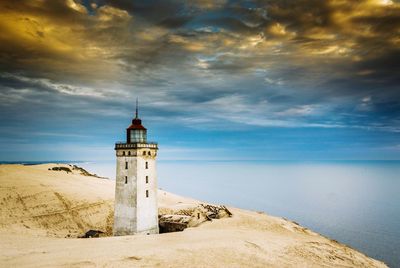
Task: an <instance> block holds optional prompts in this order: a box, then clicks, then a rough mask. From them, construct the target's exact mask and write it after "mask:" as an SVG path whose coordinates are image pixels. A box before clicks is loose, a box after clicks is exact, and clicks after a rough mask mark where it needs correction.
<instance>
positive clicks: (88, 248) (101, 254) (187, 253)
mask: <svg viewBox="0 0 400 268" xmlns="http://www.w3.org/2000/svg"><path fill="white" fill-rule="evenodd" d="M54 166H55V165H54V164H46V165H35V166H22V165H0V241H1V243H0V252H1V253H0V267H386V266H385V265H384V264H383V263H382V262H380V261H376V260H373V259H371V258H369V257H367V256H365V255H364V254H362V253H359V252H357V251H355V250H353V249H351V248H349V247H346V246H344V245H342V244H339V243H337V242H335V241H332V240H330V239H327V238H325V237H322V236H320V235H318V234H316V233H314V232H312V231H310V230H308V229H305V228H303V227H301V226H299V225H297V224H295V223H293V222H290V221H287V220H284V219H282V218H277V217H272V216H269V215H266V214H263V213H257V212H251V211H245V210H240V209H235V208H229V209H230V210H231V211H232V212H233V217H231V218H223V219H219V220H213V221H212V222H206V223H203V224H201V225H200V226H198V227H196V228H188V229H186V230H184V231H183V232H177V233H167V234H160V235H151V236H125V237H104V238H94V239H79V238H76V237H77V236H79V235H81V234H83V233H84V232H85V231H87V230H89V229H97V230H102V231H105V232H106V233H108V234H110V233H111V226H112V221H113V199H114V182H113V181H110V180H107V179H100V178H96V177H92V176H85V175H82V174H81V171H80V170H77V169H76V170H72V172H70V173H67V172H65V171H53V170H48V169H49V168H52V167H54ZM57 166H60V165H57ZM61 166H64V167H68V168H71V169H72V167H70V166H68V165H61ZM198 203H199V201H196V200H193V199H189V198H183V197H180V196H177V195H174V194H171V193H168V192H165V191H161V190H160V191H159V206H160V212H161V213H163V212H165V213H170V212H171V211H177V210H180V209H183V208H187V207H193V206H196V205H197V204H198Z"/></svg>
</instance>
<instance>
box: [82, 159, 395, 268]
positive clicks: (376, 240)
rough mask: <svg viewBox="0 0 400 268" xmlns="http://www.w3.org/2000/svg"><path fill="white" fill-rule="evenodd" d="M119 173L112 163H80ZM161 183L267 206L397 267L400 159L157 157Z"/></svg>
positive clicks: (219, 199)
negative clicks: (374, 160)
mask: <svg viewBox="0 0 400 268" xmlns="http://www.w3.org/2000/svg"><path fill="white" fill-rule="evenodd" d="M78 165H80V166H83V167H84V168H86V169H88V170H89V171H91V172H94V173H97V174H98V175H101V176H106V177H109V178H112V179H114V178H115V162H97V163H79V164H78ZM158 176H159V187H160V188H162V189H164V190H167V191H170V192H174V193H176V194H180V195H184V196H190V197H193V198H196V199H200V200H204V201H208V202H212V203H218V204H225V205H230V206H235V207H240V208H245V209H250V210H256V211H265V212H266V213H268V214H270V215H276V216H281V217H284V218H287V219H290V220H293V221H296V222H298V223H300V224H301V225H303V226H306V227H308V228H310V229H312V230H314V231H316V232H318V233H321V234H323V235H325V236H327V237H330V238H332V239H335V240H338V241H340V242H342V243H344V244H347V245H349V246H351V247H353V248H356V249H358V250H359V251H361V252H364V253H365V254H367V255H369V256H371V257H374V258H376V259H380V260H383V261H384V262H385V263H387V264H388V265H389V266H390V267H400V162H399V161H392V162H384V161H376V162H351V161H350V162H310V163H306V162H302V163H299V162H239V161H238V162H202V161H194V162H192V161H175V162H174V161H159V163H158Z"/></svg>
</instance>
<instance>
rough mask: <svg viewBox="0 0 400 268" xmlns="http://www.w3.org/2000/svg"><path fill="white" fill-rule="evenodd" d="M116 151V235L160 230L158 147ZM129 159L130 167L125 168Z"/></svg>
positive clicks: (148, 232)
mask: <svg viewBox="0 0 400 268" xmlns="http://www.w3.org/2000/svg"><path fill="white" fill-rule="evenodd" d="M116 152H117V176H116V184H115V211H114V228H113V233H114V235H131V234H138V233H143V234H150V233H158V204H157V169H156V156H157V155H156V154H157V149H154V148H140V149H117V150H116ZM124 152H125V155H123V153H124ZM128 152H130V156H129V155H128ZM149 152H150V155H149ZM125 162H128V169H125ZM146 162H147V166H148V168H146ZM125 176H127V178H128V180H127V183H125ZM146 176H148V183H146ZM146 190H147V191H148V197H146Z"/></svg>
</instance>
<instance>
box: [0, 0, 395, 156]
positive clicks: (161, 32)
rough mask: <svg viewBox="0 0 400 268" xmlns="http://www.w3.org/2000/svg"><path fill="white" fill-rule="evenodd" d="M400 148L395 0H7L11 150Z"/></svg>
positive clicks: (3, 26) (4, 131)
mask: <svg viewBox="0 0 400 268" xmlns="http://www.w3.org/2000/svg"><path fill="white" fill-rule="evenodd" d="M137 97H138V98H139V106H140V110H139V113H140V117H141V119H142V120H143V124H144V125H145V127H147V129H148V135H149V140H152V141H157V142H158V143H159V148H160V154H159V156H160V159H161V160H250V161H251V160H395V159H397V160H398V159H400V3H399V1H394V0H392V1H391V0H358V1H345V0H319V1H317V0H298V1H289V0H258V1H230V0H215V1H211V0H189V1H171V0H160V1H156V0H146V1H139V0H137V1H133V0H98V1H95V0H19V1H11V0H10V1H7V0H4V1H1V2H0V146H1V151H0V161H51V160H76V161H77V160H112V159H114V143H115V142H116V141H120V140H123V139H124V138H125V129H126V128H127V127H128V126H129V124H130V120H131V119H132V117H133V116H134V110H135V100H136V98H137Z"/></svg>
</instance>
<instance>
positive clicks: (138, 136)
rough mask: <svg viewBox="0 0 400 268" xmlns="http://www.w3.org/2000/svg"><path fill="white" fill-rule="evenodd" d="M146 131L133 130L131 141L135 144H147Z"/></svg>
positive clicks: (131, 131)
mask: <svg viewBox="0 0 400 268" xmlns="http://www.w3.org/2000/svg"><path fill="white" fill-rule="evenodd" d="M146 139H147V138H146V130H144V129H131V130H130V141H131V142H132V143H134V142H146Z"/></svg>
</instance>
